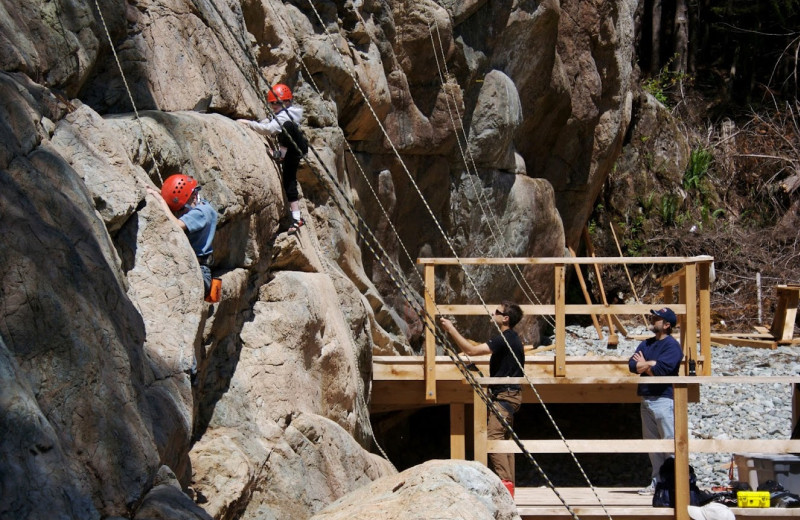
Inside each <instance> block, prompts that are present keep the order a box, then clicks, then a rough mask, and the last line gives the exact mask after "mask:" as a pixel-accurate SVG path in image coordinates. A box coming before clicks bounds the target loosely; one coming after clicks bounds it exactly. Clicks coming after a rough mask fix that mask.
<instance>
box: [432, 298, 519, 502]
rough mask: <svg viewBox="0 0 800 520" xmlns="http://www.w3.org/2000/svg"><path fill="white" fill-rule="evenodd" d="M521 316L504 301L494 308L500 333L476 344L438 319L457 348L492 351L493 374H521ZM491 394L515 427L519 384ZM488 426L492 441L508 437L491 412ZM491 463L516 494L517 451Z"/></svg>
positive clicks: (498, 387)
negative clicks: (517, 325)
mask: <svg viewBox="0 0 800 520" xmlns="http://www.w3.org/2000/svg"><path fill="white" fill-rule="evenodd" d="M521 319H522V309H520V308H519V305H517V304H516V303H514V302H511V301H504V302H503V303H501V304H500V305H499V306H498V308H496V309H495V310H494V314H493V315H492V320H493V321H494V323H495V324H496V325H497V328H498V329H499V330H500V332H501V334H497V335H495V336H492V338H491V339H489V341H487V342H486V343H481V344H480V345H475V344H473V343H472V341H470V340H468V339H466V338H465V337H464V336H462V335H461V333H460V332H458V330H456V328H455V326H454V325H453V322H451V321H450V320H448V319H446V318H439V323H440V324H441V326H442V328H443V329H444V330H445V332H447V334H448V335H450V337H451V338H453V341H454V342H455V344H456V345H458V348H460V349H461V351H462V352H464V353H465V354H466V355H468V356H480V355H482V354H491V357H490V358H489V376H490V377H522V376H523V375H524V374H523V371H522V366H524V363H525V351H524V349H523V347H522V340H521V339H520V337H519V334H517V332H516V331H515V330H514V326H515V325H516V324H517V323H519V320H521ZM489 395H490V396H491V398H492V401H493V402H494V404H495V408H496V409H497V411H498V412H500V415H502V416H503V418H504V419H505V421H506V422H507V423H508V425H509V426H511V427H513V426H514V414H515V413H516V412H517V410H519V407H520V405H521V404H522V391H521V390H520V386H519V385H492V386H490V387H489ZM488 415H489V423H488V426H487V437H488V438H489V439H490V440H507V439H509V438H510V432H508V431H506V429H505V427H503V424H502V423H501V422H500V420H499V419H498V418H497V417H496V416H495V415H494V414H493V413H492V412H491V411H490V412H489V414H488ZM489 464H490V465H491V467H492V468H493V469H494V471H495V473H497V476H498V477H500V480H501V481H502V482H503V485H505V486H506V488H507V489H508V491H509V492H510V493H511V496H512V497H513V496H514V454H513V453H490V454H489Z"/></svg>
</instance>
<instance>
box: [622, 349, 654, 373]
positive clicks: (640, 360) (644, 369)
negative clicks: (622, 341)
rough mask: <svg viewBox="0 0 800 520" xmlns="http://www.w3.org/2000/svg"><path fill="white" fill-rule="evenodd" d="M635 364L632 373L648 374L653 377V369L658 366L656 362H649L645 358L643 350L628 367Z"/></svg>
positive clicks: (639, 351) (634, 356)
mask: <svg viewBox="0 0 800 520" xmlns="http://www.w3.org/2000/svg"><path fill="white" fill-rule="evenodd" d="M631 363H633V368H632V369H631V372H636V373H637V374H647V375H648V376H652V375H653V367H654V366H656V361H655V360H653V359H651V360H649V361H648V360H647V359H645V358H644V353H643V352H642V351H641V350H637V351H636V352H635V353H634V354H633V356H632V357H631V360H630V361H629V362H628V367H630V366H631Z"/></svg>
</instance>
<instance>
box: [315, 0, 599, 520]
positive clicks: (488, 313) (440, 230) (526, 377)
mask: <svg viewBox="0 0 800 520" xmlns="http://www.w3.org/2000/svg"><path fill="white" fill-rule="evenodd" d="M309 5H310V6H311V8H312V10H313V11H314V13H315V15H316V17H317V19H318V21H319V23H320V25H321V26H322V27H323V28H324V32H325V34H326V36H327V37H328V38H329V39H332V37H331V35H330V32H329V31H328V29H327V26H326V25H325V23H324V21H323V20H322V17H321V16H320V14H319V12H318V11H317V9H316V7H315V6H314V3H313V1H311V0H309ZM332 44H333V42H332ZM333 46H334V48H336V49H337V53H338V54H339V57H340V59H341V61H342V64H343V65H344V66H345V68H346V69H347V71H348V73H349V74H350V76H351V78H352V79H353V84H354V85H355V86H356V88H357V89H358V91H359V93H360V94H361V96H362V97H363V99H364V101H365V103H366V105H367V107H368V108H369V110H370V112H371V113H372V116H373V118H374V119H375V121H376V122H377V124H378V126H379V128H380V129H381V131H382V132H383V135H384V137H385V139H386V140H387V142H388V143H389V145H390V146H391V148H392V150H393V152H394V154H395V156H396V157H397V159H398V161H400V164H401V165H402V167H403V170H404V171H405V173H406V175H407V176H408V178H409V181H410V182H411V184H412V185H413V186H414V188H415V190H416V191H417V194H418V195H419V196H420V198H421V200H422V202H423V204H424V205H425V207H426V209H427V210H428V213H429V214H430V216H431V218H432V219H433V221H434V223H435V224H436V227H437V229H438V230H439V232H440V233H441V234H442V236H443V238H444V239H445V241H446V242H447V244H448V246H449V248H450V250H451V252H452V253H453V256H454V257H455V259H456V261H457V262H458V264H459V266H460V267H461V269H462V271H463V272H464V275H465V276H466V278H467V280H468V281H469V282H470V285H471V286H472V288H473V290H474V291H475V293H476V295H477V296H478V298H479V299H480V300H481V304H482V306H483V307H484V310H485V311H486V313H487V315H488V316H489V317H490V318H489V319H490V321H491V323H492V324H493V325H494V326H495V327H496V328H497V330H498V332H502V331H500V328H499V326H498V325H497V323H495V321H494V320H493V319H492V318H491V314H492V313H491V311H490V310H489V308H488V306H487V305H486V302H485V301H484V299H483V297H482V296H481V294H480V292H479V291H478V289H477V286H476V284H475V282H474V280H473V279H472V277H471V276H470V275H469V273H468V272H467V270H466V269H465V266H464V264H463V263H462V262H461V260H460V257H459V256H458V254H457V253H456V251H455V249H454V247H453V245H452V242H451V241H450V239H449V238H448V237H447V235H446V233H445V232H444V230H443V229H442V227H441V225H440V223H439V221H438V219H437V218H436V216H435V215H434V214H433V211H432V210H431V208H430V205H429V204H428V202H427V200H426V199H425V197H424V195H423V194H422V192H421V190H420V189H419V186H418V185H417V183H416V182H415V181H414V178H413V176H412V175H411V173H410V172H409V170H408V168H407V167H406V165H405V163H404V161H403V160H402V157H401V156H400V154H399V152H398V151H397V148H396V147H395V145H394V143H393V142H392V140H391V138H390V136H389V135H388V132H387V131H386V129H385V128H384V126H383V124H382V123H381V121H380V119H379V118H378V116H377V114H376V113H375V110H374V108H373V107H372V105H371V103H370V102H369V99H368V98H367V96H366V94H365V93H364V91H363V89H362V88H361V85H360V84H359V82H358V78H357V77H356V76H355V74H354V72H353V71H352V69H351V67H350V66H349V65H348V64H347V62H346V60H345V59H344V57H343V56H342V53H341V51H340V50H339V49H338V47H336V45H333ZM500 337H501V338H502V339H503V341H504V342H505V344H506V346H507V348H508V349H509V353H510V354H511V357H512V358H513V359H514V361H515V362H516V364H517V366H518V367H519V368H520V370H521V371H522V373H523V375H524V377H525V379H526V381H527V382H528V384H529V386H530V387H531V389H532V390H533V392H534V393H535V395H536V397H537V399H538V400H539V402H540V403H541V404H542V407H543V408H544V409H545V411H546V413H547V416H548V418H549V419H550V421H551V423H552V424H553V427H554V428H555V429H556V430H557V431H558V432H559V436H560V437H561V440H562V442H564V444H565V446H566V447H567V449H568V451H569V452H570V453H571V455H572V458H573V460H574V462H575V463H576V465H577V466H578V468H579V469H580V471H581V473H582V474H583V476H584V478H586V479H587V482H589V485H590V486H591V487H592V490H593V492H594V494H595V497H596V498H597V500H598V503H600V505H601V507H602V508H603V510H604V511H605V512H606V514H607V515H608V516H609V518H611V517H610V514H609V513H608V511H607V510H606V508H605V505H604V504H603V502H602V500H601V499H600V497H599V496H598V495H597V492H596V489H595V488H594V486H592V485H591V482H590V481H589V479H588V476H587V475H586V473H585V471H584V470H583V467H582V466H581V465H580V462H578V460H577V457H576V456H575V454H574V452H572V450H571V448H570V447H569V445H568V443H567V441H566V438H565V437H564V435H563V433H561V430H560V429H559V428H558V425H557V424H556V422H555V419H554V418H553V417H552V414H551V413H550V411H549V410H548V409H547V406H546V405H545V404H544V402H543V400H542V399H541V395H540V394H539V392H538V390H537V389H536V387H535V385H534V384H533V382H532V381H531V380H530V378H529V377H528V375H527V373H526V372H525V369H524V365H523V364H522V363H520V360H519V359H518V358H517V356H516V354H515V353H514V352H513V349H511V346H510V345H509V344H508V341H507V340H506V338H505V337H504V336H503V335H502V333H501V334H500ZM501 422H504V421H501ZM504 426H506V425H504ZM509 431H513V430H509ZM525 451H526V452H527V450H525ZM531 458H532V457H531ZM536 466H537V469H538V468H539V466H538V464H536ZM543 477H544V478H545V479H546V480H547V481H548V482H549V479H548V478H547V476H546V475H544V474H543ZM553 491H554V492H556V494H558V493H557V491H556V490H555V488H553ZM564 505H565V506H567V509H569V506H568V505H567V504H566V503H564ZM570 511H571V510H570Z"/></svg>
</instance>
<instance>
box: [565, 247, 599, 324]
mask: <svg viewBox="0 0 800 520" xmlns="http://www.w3.org/2000/svg"><path fill="white" fill-rule="evenodd" d="M569 254H571V255H572V257H573V258H574V257H576V256H577V255H576V254H575V251H573V250H572V248H571V247H570V248H569ZM573 266H574V267H575V276H577V277H578V282H579V283H580V284H581V290H582V291H583V298H584V300H586V303H588V304H589V305H591V303H592V297H591V296H589V290H588V289H587V288H586V281H585V280H584V279H583V272H582V271H581V266H580V265H578V264H573ZM590 316H591V317H592V324H594V328H595V330H596V331H597V337H598V338H599V339H603V329H602V328H601V327H600V322H599V321H597V316H595V315H594V313H592V314H590Z"/></svg>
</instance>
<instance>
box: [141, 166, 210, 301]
mask: <svg viewBox="0 0 800 520" xmlns="http://www.w3.org/2000/svg"><path fill="white" fill-rule="evenodd" d="M147 191H148V192H149V193H150V194H151V195H153V196H156V197H158V200H159V201H160V205H161V207H162V208H164V213H166V215H167V217H168V218H169V219H170V220H171V221H172V222H174V223H175V224H176V225H177V226H178V227H179V228H181V229H182V230H184V231H185V232H186V235H187V237H188V238H189V244H191V246H192V249H193V250H194V252H195V254H196V255H197V261H198V262H199V263H200V270H201V271H202V273H203V286H204V288H205V295H206V296H208V293H209V291H210V290H211V264H212V253H213V251H214V250H213V248H212V245H211V243H212V242H213V240H214V233H215V232H216V230H217V218H218V215H217V210H215V209H214V208H213V206H211V204H209V203H208V201H207V200H205V199H200V198H199V197H198V192H199V191H200V186H199V185H198V184H197V181H196V180H195V179H193V178H192V177H189V176H188V175H183V174H180V173H178V174H175V175H171V176H169V177H167V179H166V180H165V181H164V184H163V185H162V186H161V192H160V193H159V192H158V190H156V189H154V188H151V187H149V186H148V187H147Z"/></svg>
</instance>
